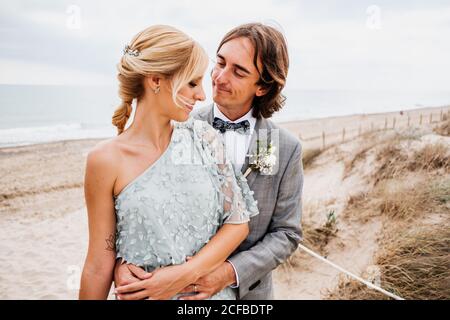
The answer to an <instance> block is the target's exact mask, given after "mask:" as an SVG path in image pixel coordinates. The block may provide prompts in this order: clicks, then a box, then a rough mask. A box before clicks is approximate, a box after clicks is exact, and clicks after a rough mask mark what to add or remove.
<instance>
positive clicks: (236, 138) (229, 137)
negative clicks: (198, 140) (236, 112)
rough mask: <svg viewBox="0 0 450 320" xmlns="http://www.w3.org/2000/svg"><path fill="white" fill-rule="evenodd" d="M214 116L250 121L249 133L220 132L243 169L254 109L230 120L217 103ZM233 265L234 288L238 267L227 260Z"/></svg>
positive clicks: (238, 164)
mask: <svg viewBox="0 0 450 320" xmlns="http://www.w3.org/2000/svg"><path fill="white" fill-rule="evenodd" d="M213 117H217V118H219V119H221V120H223V121H229V122H232V123H237V122H241V121H245V120H248V122H249V123H250V131H249V132H250V133H249V134H242V133H238V132H236V131H233V130H227V131H225V132H224V133H221V132H220V131H219V133H220V134H221V135H222V136H223V138H224V141H225V148H226V153H227V158H228V159H230V161H231V162H232V163H233V165H234V167H235V168H236V170H241V169H242V165H243V164H244V163H245V157H246V156H247V151H248V147H249V144H250V140H251V137H252V134H253V131H254V130H255V125H256V118H255V117H253V116H252V109H250V111H249V112H247V113H246V114H245V115H243V116H242V117H240V118H239V119H237V120H234V121H232V120H230V119H228V118H227V117H226V116H225V115H224V114H223V113H222V112H220V110H219V108H218V107H217V105H216V104H214V112H213ZM227 261H228V262H229V263H230V264H231V266H232V267H233V269H234V273H235V274H236V284H235V285H232V286H231V287H232V288H237V287H239V276H238V274H237V272H236V268H235V267H234V265H233V264H232V263H231V261H229V260H227Z"/></svg>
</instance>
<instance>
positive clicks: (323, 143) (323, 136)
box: [322, 131, 325, 149]
mask: <svg viewBox="0 0 450 320" xmlns="http://www.w3.org/2000/svg"><path fill="white" fill-rule="evenodd" d="M322 149H325V131H322Z"/></svg>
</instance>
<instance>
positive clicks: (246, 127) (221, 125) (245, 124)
mask: <svg viewBox="0 0 450 320" xmlns="http://www.w3.org/2000/svg"><path fill="white" fill-rule="evenodd" d="M212 126H213V127H214V128H215V129H217V130H219V131H220V132H222V133H224V132H225V131H227V130H232V131H236V132H238V133H240V134H249V133H250V122H249V121H248V120H244V121H241V122H238V123H232V122H229V121H224V120H222V119H219V118H217V117H216V118H214V121H213V124H212Z"/></svg>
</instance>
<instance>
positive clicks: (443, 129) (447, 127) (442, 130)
mask: <svg viewBox="0 0 450 320" xmlns="http://www.w3.org/2000/svg"><path fill="white" fill-rule="evenodd" d="M444 119H445V121H444V123H443V124H441V125H440V126H438V127H437V128H435V129H434V132H436V133H437V134H439V135H441V136H447V137H448V136H450V118H447V115H444Z"/></svg>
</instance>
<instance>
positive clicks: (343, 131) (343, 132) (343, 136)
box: [342, 128, 345, 142]
mask: <svg viewBox="0 0 450 320" xmlns="http://www.w3.org/2000/svg"><path fill="white" fill-rule="evenodd" d="M344 141H345V128H342V142H344Z"/></svg>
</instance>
